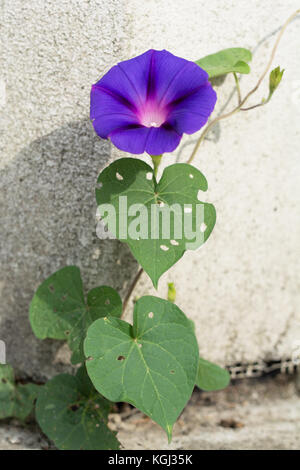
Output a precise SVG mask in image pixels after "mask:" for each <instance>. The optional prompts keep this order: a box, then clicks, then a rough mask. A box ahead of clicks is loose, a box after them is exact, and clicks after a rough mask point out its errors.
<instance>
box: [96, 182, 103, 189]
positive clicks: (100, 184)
mask: <svg viewBox="0 0 300 470" xmlns="http://www.w3.org/2000/svg"><path fill="white" fill-rule="evenodd" d="M102 187H103V183H101V182H100V181H99V183H97V188H98V189H101V188H102Z"/></svg>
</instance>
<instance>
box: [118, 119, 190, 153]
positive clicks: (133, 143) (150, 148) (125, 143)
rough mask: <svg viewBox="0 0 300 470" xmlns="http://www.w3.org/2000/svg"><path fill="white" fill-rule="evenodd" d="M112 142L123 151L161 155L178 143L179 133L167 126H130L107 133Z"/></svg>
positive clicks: (173, 148)
mask: <svg viewBox="0 0 300 470" xmlns="http://www.w3.org/2000/svg"><path fill="white" fill-rule="evenodd" d="M109 138H110V139H111V141H112V143H113V144H114V145H115V146H116V147H117V148H119V149H120V150H123V151H125V152H129V153H134V154H141V153H144V152H147V153H148V154H149V155H161V154H162V153H165V152H172V151H173V150H175V148H176V147H177V146H178V145H179V143H180V140H181V135H179V134H178V133H177V132H176V131H174V129H172V128H171V127H168V126H162V127H142V126H141V127H132V128H127V129H125V128H123V129H117V130H115V131H113V132H111V134H110V135H109Z"/></svg>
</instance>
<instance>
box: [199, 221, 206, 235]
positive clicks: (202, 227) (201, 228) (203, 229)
mask: <svg viewBox="0 0 300 470" xmlns="http://www.w3.org/2000/svg"><path fill="white" fill-rule="evenodd" d="M206 229H207V225H206V224H205V223H204V222H203V223H202V224H201V225H200V232H202V233H203V232H205V230H206Z"/></svg>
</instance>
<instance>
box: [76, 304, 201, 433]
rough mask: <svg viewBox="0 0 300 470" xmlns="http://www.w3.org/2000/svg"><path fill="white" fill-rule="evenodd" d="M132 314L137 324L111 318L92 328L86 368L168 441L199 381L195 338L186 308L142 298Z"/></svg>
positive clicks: (102, 386) (86, 348) (114, 397)
mask: <svg viewBox="0 0 300 470" xmlns="http://www.w3.org/2000/svg"><path fill="white" fill-rule="evenodd" d="M133 316H134V321H133V326H132V325H130V324H129V323H126V322H125V321H122V320H120V319H118V318H113V317H108V318H101V319H100V320H96V321H95V322H94V323H93V324H92V325H91V326H90V327H89V329H88V333H87V337H86V340H85V343H84V351H85V354H86V357H87V358H88V360H87V362H86V365H87V371H88V374H89V376H90V378H91V380H92V382H93V384H94V386H95V388H96V389H97V390H98V391H99V392H100V393H101V394H102V395H104V396H105V397H106V398H108V399H109V400H111V401H114V402H118V401H125V402H128V403H131V404H132V405H134V406H135V407H137V408H139V409H140V410H141V411H143V412H144V413H145V414H146V415H148V416H149V417H150V418H151V419H153V421H155V422H156V423H158V424H159V425H160V426H161V427H162V428H163V429H164V430H165V431H166V432H167V435H168V438H169V440H170V439H171V436H172V428H173V424H174V423H175V421H176V419H177V418H178V416H179V414H180V413H181V411H182V410H183V408H184V406H185V405H186V403H187V401H188V399H189V398H190V396H191V394H192V391H193V388H194V385H195V380H196V373H197V366H198V357H199V352H198V345H197V341H196V337H195V335H194V333H193V331H192V329H191V326H190V322H189V320H188V319H187V317H186V316H185V315H184V313H183V312H182V311H181V310H180V309H179V308H178V307H177V306H176V305H174V304H173V303H172V302H168V301H167V300H163V299H159V298H157V297H152V296H145V297H142V298H140V299H139V300H138V301H137V302H136V304H135V307H134V314H133Z"/></svg>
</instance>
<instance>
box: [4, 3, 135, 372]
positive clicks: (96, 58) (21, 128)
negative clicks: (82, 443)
mask: <svg viewBox="0 0 300 470" xmlns="http://www.w3.org/2000/svg"><path fill="white" fill-rule="evenodd" d="M123 7H124V5H123V1H122V0H120V1H119V0H112V1H109V2H107V1H99V0H98V1H97V0H92V1H82V0H81V1H74V0H72V1H71V2H70V1H59V2H58V1H53V2H50V1H44V0H34V1H33V2H31V1H30V2H29V1H25V2H24V1H22V0H20V1H14V2H9V1H5V2H4V3H3V2H2V5H1V22H2V25H1V26H2V28H1V45H2V47H1V72H0V73H1V76H0V79H1V80H2V83H5V85H6V99H5V103H3V104H4V106H3V108H2V110H1V111H2V112H3V115H2V120H1V147H2V148H1V169H0V173H1V189H2V190H1V209H0V210H1V216H0V217H1V284H0V285H1V303H0V309H1V310H0V338H1V339H3V340H4V341H5V342H6V346H7V347H6V350H7V361H8V362H11V363H12V364H14V365H15V366H17V367H18V368H19V369H20V370H21V371H25V373H27V374H29V375H32V374H33V375H39V374H42V375H49V374H52V373H53V371H54V369H55V370H59V368H60V365H59V364H56V365H55V366H54V367H53V366H52V362H53V360H55V356H56V353H57V344H58V343H54V342H52V341H44V342H41V341H37V340H35V339H34V337H33V334H32V333H31V329H30V325H29V322H28V306H29V302H30V300H31V298H32V295H33V292H34V289H35V288H36V287H37V286H38V284H39V283H40V281H41V280H43V279H44V278H45V277H47V276H48V275H49V274H51V273H52V272H54V271H55V270H57V269H58V268H60V267H62V266H64V265H66V264H76V265H78V266H79V267H81V268H82V274H83V277H84V282H85V285H86V286H87V287H89V288H90V287H93V286H96V285H99V284H102V283H104V284H109V285H112V286H113V287H115V288H117V289H118V290H119V291H120V292H124V286H125V287H126V281H128V280H129V278H130V277H131V276H133V275H134V273H135V269H136V263H135V261H134V260H133V258H132V256H131V254H130V253H129V250H128V249H127V247H126V246H125V245H123V244H121V243H119V242H118V241H102V242H99V240H98V239H97V238H96V235H95V229H96V226H95V213H96V205H95V198H94V186H95V182H96V178H97V175H98V173H99V171H100V170H101V169H102V168H103V167H105V166H106V165H107V163H108V162H109V160H110V159H111V158H112V157H111V148H110V145H109V144H108V143H107V142H104V141H100V139H99V138H98V137H97V136H96V135H95V133H94V131H93V128H92V125H91V124H90V122H89V119H88V115H89V92H90V86H91V84H92V83H94V82H95V81H96V79H97V77H99V75H102V74H103V73H104V72H105V71H106V70H107V69H108V68H110V66H111V65H112V64H114V63H115V62H116V60H118V59H119V58H121V59H122V57H123V56H124V54H125V53H126V51H124V47H125V45H126V44H127V41H125V40H124V38H125V31H126V23H125V21H126V16H125V14H124V9H123ZM124 57H125V56H124ZM117 263H118V264H117Z"/></svg>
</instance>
